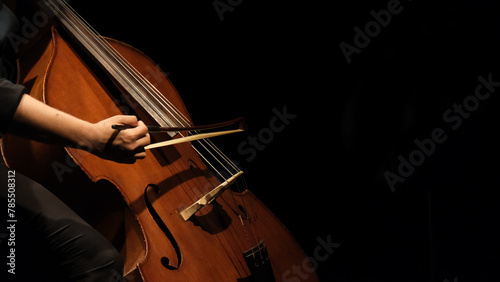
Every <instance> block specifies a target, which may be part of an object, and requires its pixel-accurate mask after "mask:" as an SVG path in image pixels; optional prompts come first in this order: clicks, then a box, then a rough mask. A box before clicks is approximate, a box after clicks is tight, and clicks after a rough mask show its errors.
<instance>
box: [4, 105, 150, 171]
mask: <svg viewBox="0 0 500 282" xmlns="http://www.w3.org/2000/svg"><path fill="white" fill-rule="evenodd" d="M113 124H124V125H129V126H130V127H131V128H130V129H125V130H121V131H116V130H113V129H112V127H111V126H112V125H113ZM10 133H12V134H16V135H21V136H23V137H26V138H30V139H34V140H37V141H42V142H46V143H55V144H59V145H62V146H70V147H76V148H80V149H86V150H89V152H91V153H93V154H95V155H98V156H100V157H102V158H105V159H110V160H113V161H117V162H127V163H129V162H134V161H135V159H141V158H144V157H145V156H146V153H145V151H144V146H146V145H148V144H149V142H150V137H149V134H148V129H147V127H146V125H144V123H143V122H142V121H138V120H137V117H135V116H124V115H117V116H113V117H109V118H107V119H104V120H102V121H100V122H98V123H90V122H87V121H84V120H81V119H79V118H76V117H74V116H72V115H70V114H67V113H64V112H62V111H60V110H57V109H54V108H52V107H50V106H48V105H46V104H44V103H42V102H40V101H38V100H36V99H34V98H33V97H31V96H29V95H24V96H23V98H22V100H21V102H20V104H19V106H18V107H17V110H16V113H15V114H14V117H13V124H12V125H11V130H10ZM117 149H118V150H117Z"/></svg>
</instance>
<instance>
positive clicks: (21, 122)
mask: <svg viewBox="0 0 500 282" xmlns="http://www.w3.org/2000/svg"><path fill="white" fill-rule="evenodd" d="M13 121H14V126H12V128H13V131H14V132H13V133H15V134H19V135H22V136H24V137H27V138H31V139H35V140H39V141H44V142H48V143H57V144H61V145H65V146H72V147H73V146H88V145H89V144H86V142H88V139H89V136H87V134H90V133H91V132H92V130H91V127H92V124H91V123H89V122H86V121H83V120H81V119H78V118H76V117H73V116H71V115H69V114H67V113H64V112H62V111H59V110H57V109H54V108H52V107H50V106H47V105H46V104H44V103H42V102H40V101H38V100H36V99H34V98H32V97H31V96H29V95H24V96H23V98H22V100H21V103H20V104H19V106H18V108H17V110H16V113H15V115H14V119H13Z"/></svg>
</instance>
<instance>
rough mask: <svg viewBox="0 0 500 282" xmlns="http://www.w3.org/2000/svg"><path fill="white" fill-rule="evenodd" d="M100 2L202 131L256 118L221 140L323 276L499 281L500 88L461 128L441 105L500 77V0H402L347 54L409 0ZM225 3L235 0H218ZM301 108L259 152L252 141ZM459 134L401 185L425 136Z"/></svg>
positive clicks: (110, 29) (105, 16) (91, 6)
mask: <svg viewBox="0 0 500 282" xmlns="http://www.w3.org/2000/svg"><path fill="white" fill-rule="evenodd" d="M214 2H215V1H213V0H202V1H150V0H143V1H118V0H108V1H97V0H86V1H83V0H73V1H71V4H72V6H73V7H75V8H76V10H77V11H78V12H79V13H81V14H82V15H83V17H84V18H86V19H88V20H89V22H90V24H91V25H92V26H94V27H95V28H96V29H97V30H98V31H99V32H100V33H101V34H102V35H104V36H108V37H112V38H115V39H118V40H121V41H123V42H126V43H128V44H131V45H133V46H135V47H136V48H138V49H139V50H142V51H143V52H144V53H146V54H147V55H149V56H150V57H151V58H152V59H153V60H154V61H156V62H157V63H158V64H159V65H160V67H161V68H162V69H163V70H164V71H165V72H166V73H167V74H168V76H169V78H170V79H171V80H172V82H173V83H174V85H175V86H176V88H177V89H178V91H179V93H180V94H181V96H182V97H183V99H184V101H185V103H186V105H187V107H188V109H189V110H190V113H191V116H192V118H193V120H194V122H195V124H207V123H211V122H218V121H222V120H228V119H232V118H234V117H237V116H244V117H245V118H246V119H247V122H248V124H249V129H248V131H246V132H245V133H242V134H239V135H235V136H230V137H223V138H219V139H217V140H215V141H216V144H218V145H219V146H220V147H221V148H222V149H223V151H224V152H226V153H227V154H228V155H229V156H230V158H232V159H234V160H237V161H238V162H239V164H240V165H241V166H242V167H243V169H244V170H245V172H246V180H247V182H248V183H249V187H250V189H251V190H252V191H253V192H254V193H255V194H256V195H257V196H258V197H259V198H260V199H261V200H262V201H263V202H264V203H265V204H266V205H267V206H268V207H269V208H270V209H271V210H272V211H273V212H274V213H275V214H276V215H277V216H278V218H280V219H281V221H282V222H283V223H284V224H285V226H287V228H288V229H289V230H290V231H291V232H292V234H293V235H294V236H295V237H296V239H297V240H298V241H299V243H300V244H301V245H302V247H303V248H304V250H305V251H306V253H307V254H308V255H309V256H311V257H314V249H315V248H316V247H317V246H318V242H317V238H323V239H324V240H326V238H328V237H330V238H331V241H332V242H335V243H339V244H341V245H340V246H339V247H338V248H337V249H335V252H334V253H332V254H331V255H330V256H329V257H328V259H327V260H325V261H322V262H320V263H318V268H317V273H318V275H319V277H320V279H321V280H322V281H439V282H441V281H446V279H448V281H460V282H462V281H500V264H499V263H500V257H499V255H500V253H499V251H500V236H499V235H500V229H499V218H498V217H499V214H500V213H499V212H500V211H499V204H498V200H499V198H500V197H499V196H500V195H499V193H498V192H497V191H498V188H499V184H500V183H499V181H498V178H497V174H498V173H497V171H498V168H499V164H498V156H499V150H498V144H499V142H498V141H500V140H499V139H498V137H497V135H498V134H497V128H498V121H499V119H498V118H499V117H498V114H497V113H498V109H497V107H498V106H499V99H498V97H496V96H497V95H498V93H500V91H498V93H492V95H491V97H489V98H488V99H487V100H485V101H481V103H480V104H479V106H478V107H477V110H475V111H473V112H471V113H470V116H469V117H468V118H466V119H465V118H464V119H463V124H462V125H461V126H460V127H458V128H457V129H456V130H453V129H451V126H450V125H451V124H450V123H449V122H446V121H444V120H443V113H445V111H446V110H447V109H450V108H451V109H452V107H453V105H454V104H455V103H456V104H463V99H464V98H465V97H467V96H470V95H473V94H474V90H475V88H476V86H477V85H478V83H479V81H478V79H477V78H478V76H479V75H481V76H483V77H485V78H487V77H488V75H490V74H491V76H492V80H493V81H500V72H499V67H498V66H499V59H500V57H499V55H498V51H499V50H500V49H499V39H500V34H499V25H498V13H499V12H500V9H499V8H500V7H498V4H495V1H487V0H481V1H472V0H464V1H453V2H452V1H422V0H413V1H410V0H401V1H400V6H401V7H402V11H401V12H400V13H399V14H395V15H392V17H391V21H390V22H389V23H388V24H387V26H386V27H382V28H381V29H380V32H378V33H377V34H376V36H374V37H373V38H371V41H370V43H369V44H368V45H367V46H366V47H365V48H362V49H361V51H360V53H359V54H353V55H352V56H351V59H352V62H351V63H347V61H346V58H345V57H344V55H343V54H342V51H341V49H340V48H339V44H340V43H341V42H346V43H348V44H350V45H354V36H355V31H354V27H356V26H357V27H359V28H360V29H364V28H365V25H366V24H367V23H368V22H370V21H373V20H374V19H373V16H372V15H371V14H370V11H371V10H374V11H376V12H378V11H379V10H381V9H387V6H388V3H392V2H395V1H389V0H384V1H269V0H268V1H264V0H260V1H259V0H243V1H231V3H232V4H234V7H233V8H234V9H233V10H231V11H226V12H224V14H223V17H224V18H223V20H222V21H221V18H220V17H219V15H218V12H217V10H216V9H215V8H214V5H213V3H214ZM219 2H221V3H226V4H227V3H228V2H226V0H220V1H219ZM284 107H286V109H287V112H288V113H289V114H294V115H296V118H294V119H293V120H291V121H290V123H289V124H288V125H287V126H286V127H285V129H284V130H283V131H282V132H279V133H275V134H274V136H273V138H272V141H271V142H269V144H265V148H264V149H263V150H261V151H258V152H257V154H256V156H255V158H254V159H252V160H251V161H248V160H247V158H248V157H249V156H248V155H245V154H242V153H241V152H239V151H238V145H240V144H241V143H242V142H244V141H248V140H247V139H248V138H249V137H250V136H258V134H259V132H260V131H261V130H262V129H263V128H269V122H270V121H271V119H272V117H273V116H274V113H273V109H277V110H279V111H282V109H283V108H284ZM435 128H442V129H443V130H444V131H445V134H446V136H448V137H447V139H446V141H445V142H443V143H442V144H437V145H436V148H435V151H434V152H433V153H432V154H430V156H428V157H426V158H425V161H424V162H423V164H422V165H419V166H417V167H416V168H415V172H414V173H413V174H411V176H409V177H407V178H406V180H405V182H404V183H398V184H396V186H395V188H396V189H395V191H394V192H392V191H391V189H390V188H389V185H388V184H387V182H386V180H385V178H384V172H386V171H388V170H389V171H391V172H394V173H397V170H398V165H399V163H400V161H399V160H398V156H399V155H401V156H403V157H404V158H406V159H408V155H409V154H410V153H411V152H413V151H415V150H417V149H418V147H417V146H416V145H415V144H414V140H415V139H418V140H424V139H426V138H430V137H431V132H432V131H433V130H434V129H435Z"/></svg>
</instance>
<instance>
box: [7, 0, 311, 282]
mask: <svg viewBox="0 0 500 282" xmlns="http://www.w3.org/2000/svg"><path fill="white" fill-rule="evenodd" d="M39 3H40V4H41V6H42V8H43V11H45V13H46V14H47V15H50V16H52V17H53V18H54V19H55V21H52V20H50V21H49V18H48V16H45V17H46V19H47V22H48V24H47V26H46V27H47V32H39V33H38V34H37V36H36V37H34V38H32V39H31V42H33V43H32V44H31V45H29V46H25V49H24V50H22V51H21V52H20V53H19V59H18V66H19V72H18V83H20V84H23V85H25V86H26V87H27V89H28V90H29V93H30V95H32V96H33V97H35V98H37V99H39V100H41V101H43V102H44V103H46V104H48V105H50V106H52V107H54V108H57V109H60V110H62V111H64V112H67V113H70V114H72V115H74V116H76V117H78V118H81V119H84V120H87V121H89V122H98V121H100V120H102V119H105V118H107V117H110V116H114V115H119V114H134V115H137V116H138V117H139V118H140V119H141V120H143V121H144V122H145V123H146V124H151V125H152V127H151V128H154V129H156V130H158V131H160V132H161V133H152V134H151V135H152V137H151V139H152V141H153V142H156V144H160V145H162V146H159V145H153V146H151V147H148V148H147V149H148V150H149V152H148V155H147V157H146V158H145V159H141V160H137V161H136V162H135V163H133V164H121V163H115V162H112V161H108V160H105V159H101V158H99V157H97V156H95V155H93V154H92V152H88V151H85V150H82V149H75V148H68V147H65V148H62V147H59V146H54V145H48V144H43V143H39V142H36V141H32V140H26V139H23V138H21V137H16V136H12V135H6V136H4V137H3V138H2V150H3V153H4V158H5V161H6V163H7V164H8V166H9V167H10V168H13V169H16V170H18V171H20V172H21V173H23V174H25V175H27V176H29V177H31V178H32V179H34V180H36V181H38V182H40V183H42V184H43V185H44V186H46V187H49V188H50V189H51V190H52V192H53V193H54V194H56V195H57V196H58V197H59V198H61V199H62V200H63V201H64V202H65V203H66V204H68V206H70V207H71V208H72V209H73V210H75V211H76V212H77V213H78V214H79V215H80V216H81V217H82V218H84V219H85V220H86V221H87V222H89V223H90V224H91V225H92V226H93V227H94V228H96V229H97V230H98V231H99V232H101V233H102V234H103V235H104V236H105V237H106V238H107V239H108V240H109V241H110V242H112V243H113V244H114V246H115V247H116V248H117V250H119V252H120V254H121V256H122V258H123V261H124V268H125V269H124V273H125V275H126V280H127V281H154V282H156V281H317V280H318V279H317V276H316V274H315V269H314V268H315V267H314V266H313V265H312V264H311V263H310V261H309V259H308V257H307V255H306V254H305V253H304V252H303V250H302V249H301V248H300V246H299V244H298V243H297V242H296V241H295V239H294V238H293V236H292V235H291V234H290V233H289V232H288V230H287V229H286V228H285V227H284V226H283V224H282V223H281V222H280V221H279V220H278V219H277V218H276V217H275V216H274V215H273V214H272V212H271V211H270V210H269V209H268V208H267V207H266V206H265V205H263V203H262V202H261V201H260V200H259V199H258V198H257V197H256V196H255V195H254V194H253V193H252V192H251V191H250V190H249V189H248V187H247V186H246V183H245V180H244V175H243V174H244V173H243V171H241V169H240V168H239V167H238V165H237V164H236V163H235V162H234V161H232V160H231V159H229V158H228V157H227V156H226V155H224V153H223V152H222V151H221V150H220V149H218V148H217V147H216V146H215V144H214V143H213V142H212V141H211V140H210V139H207V138H206V137H212V136H217V135H222V134H227V133H232V132H238V131H241V130H243V129H244V127H245V126H244V124H243V123H242V120H241V119H238V120H236V121H235V122H236V123H238V124H239V127H238V129H233V130H226V131H219V132H215V133H203V130H204V129H207V128H208V129H213V128H219V127H223V126H226V125H230V124H233V123H234V122H229V123H221V124H217V125H211V126H194V124H193V121H192V119H191V117H190V115H189V112H188V110H187V108H186V106H185V105H184V103H183V102H182V99H181V97H180V95H179V94H178V92H177V90H176V89H175V87H174V86H173V84H172V83H171V81H170V80H169V79H168V77H167V76H165V75H164V74H163V72H162V71H161V69H159V67H158V65H157V64H156V63H155V62H153V61H152V60H151V59H150V58H148V57H147V56H146V55H145V54H143V53H142V52H140V51H139V50H137V49H135V48H134V47H132V46H130V45H127V44H125V43H122V42H119V41H117V40H113V39H110V38H105V37H103V36H101V35H99V34H98V33H97V32H96V31H95V30H94V29H93V28H92V27H91V26H90V25H89V24H88V23H87V22H86V21H85V20H84V19H83V18H82V17H81V16H79V15H78V13H77V12H76V11H75V10H73V9H72V8H71V7H70V6H69V5H68V4H67V3H66V2H65V1H64V0H43V1H40V2H39ZM41 11H42V10H41ZM39 16H40V18H41V19H44V16H42V14H39ZM153 74H154V75H153ZM160 74H161V75H160ZM116 130H119V129H116ZM152 130H153V129H152ZM165 130H167V132H166V133H165V132H163V131H165ZM165 145H167V146H165ZM68 187H71V188H68Z"/></svg>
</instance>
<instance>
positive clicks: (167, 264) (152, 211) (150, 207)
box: [144, 184, 182, 270]
mask: <svg viewBox="0 0 500 282" xmlns="http://www.w3.org/2000/svg"><path fill="white" fill-rule="evenodd" d="M149 188H152V189H153V191H154V192H155V193H157V194H158V193H160V187H158V185H154V184H148V186H146V189H144V200H145V202H146V207H147V208H148V211H149V213H150V214H151V216H152V217H153V219H154V220H155V222H156V224H157V225H158V227H160V229H161V230H162V231H163V234H165V236H167V238H168V240H169V241H170V243H171V244H172V246H173V247H174V250H175V253H176V255H177V261H178V262H179V266H177V267H175V266H172V265H170V259H169V258H167V257H162V258H161V264H162V265H163V266H164V267H165V268H166V269H170V270H176V269H178V268H179V267H181V263H182V255H181V249H180V248H179V244H177V241H176V240H175V238H174V235H172V232H170V230H169V229H168V227H167V225H165V223H164V222H163V220H162V219H161V217H160V216H159V215H158V213H157V212H156V211H155V209H154V207H153V204H151V201H150V200H149V198H148V189H149Z"/></svg>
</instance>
